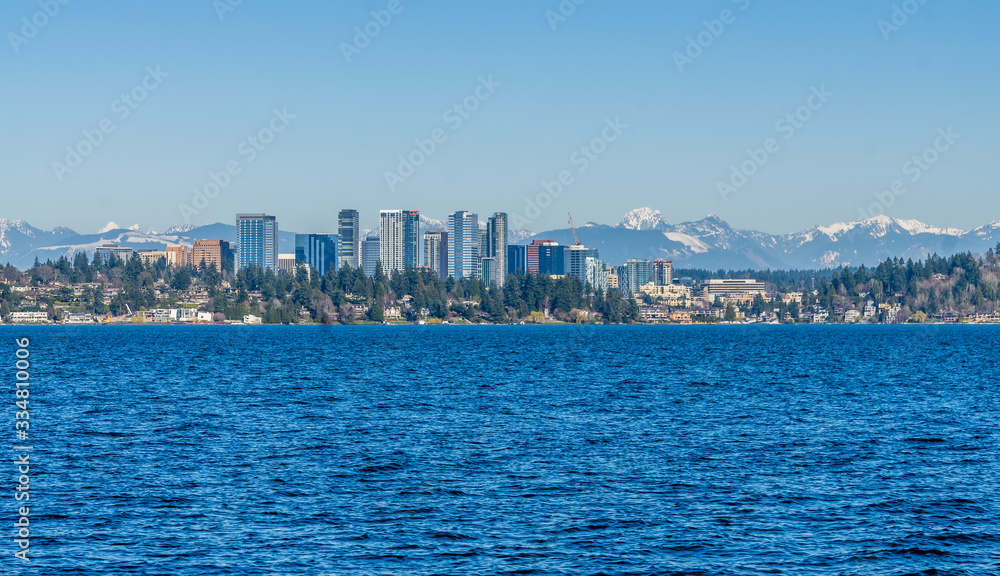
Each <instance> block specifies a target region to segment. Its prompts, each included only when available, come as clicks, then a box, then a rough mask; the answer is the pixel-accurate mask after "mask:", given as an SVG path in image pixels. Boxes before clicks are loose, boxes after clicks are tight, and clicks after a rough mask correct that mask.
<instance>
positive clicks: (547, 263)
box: [525, 240, 566, 276]
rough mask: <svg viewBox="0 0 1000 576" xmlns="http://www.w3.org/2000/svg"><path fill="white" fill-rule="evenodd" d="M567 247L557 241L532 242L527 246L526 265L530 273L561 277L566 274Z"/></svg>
mask: <svg viewBox="0 0 1000 576" xmlns="http://www.w3.org/2000/svg"><path fill="white" fill-rule="evenodd" d="M565 249H566V247H565V246H560V245H559V243H558V242H556V241H555V240H532V241H531V244H529V245H527V246H525V264H526V265H527V270H528V272H534V273H535V274H548V275H552V276H559V275H562V274H564V273H565V267H566V264H565V257H564V252H565Z"/></svg>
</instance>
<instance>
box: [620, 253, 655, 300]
mask: <svg viewBox="0 0 1000 576" xmlns="http://www.w3.org/2000/svg"><path fill="white" fill-rule="evenodd" d="M624 268H625V271H624V273H622V274H619V275H618V276H619V278H618V283H619V285H620V286H621V288H622V292H625V291H626V288H627V289H628V290H629V292H625V293H626V294H629V293H631V294H637V293H638V292H639V288H640V287H642V285H643V284H648V283H649V282H652V280H653V269H652V267H651V266H650V265H649V260H640V259H636V258H631V259H629V260H628V261H626V262H625V266H624Z"/></svg>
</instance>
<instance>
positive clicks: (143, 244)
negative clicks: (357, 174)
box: [0, 208, 1000, 270]
mask: <svg viewBox="0 0 1000 576" xmlns="http://www.w3.org/2000/svg"><path fill="white" fill-rule="evenodd" d="M422 222H423V223H424V226H426V227H427V228H438V227H441V228H443V227H444V222H443V221H441V220H434V219H431V218H426V217H422ZM577 234H578V235H579V236H580V240H581V241H582V243H583V244H585V245H587V246H589V247H592V248H598V249H599V250H600V255H601V259H602V260H604V261H605V262H608V263H609V264H614V265H619V264H622V263H624V262H625V260H627V259H629V258H642V259H647V260H654V259H664V260H673V261H674V264H675V266H676V267H679V268H706V269H710V270H716V269H723V268H724V269H747V268H750V269H766V268H770V269H793V268H797V269H811V268H830V267H837V266H841V265H851V266H857V265H860V264H866V265H871V264H877V263H878V262H879V261H880V260H884V259H886V258H890V257H902V258H912V259H914V260H917V259H920V258H923V257H925V256H928V255H930V254H933V253H937V254H941V255H946V254H952V253H955V252H963V251H972V252H978V253H984V252H986V250H987V249H989V248H991V247H993V246H995V245H996V244H997V242H998V241H1000V221H994V222H991V223H989V224H986V225H984V226H981V227H979V228H976V229H975V230H970V231H966V230H958V229H955V228H940V227H936V226H932V225H928V224H924V223H922V222H918V221H916V220H899V219H894V218H889V217H887V216H879V217H876V218H870V219H868V220H864V221H861V222H846V223H838V224H832V225H829V226H813V227H811V228H809V229H806V230H803V231H801V232H795V233H792V234H768V233H765V232H759V231H756V230H737V229H734V228H732V227H731V226H729V224H727V223H726V222H725V221H724V220H722V219H721V218H719V217H718V216H716V215H714V214H712V215H709V216H707V217H705V218H704V219H702V220H698V221H695V222H682V223H679V224H669V223H667V222H665V221H664V220H663V218H662V215H661V214H660V212H659V211H657V210H653V209H651V208H639V209H636V210H632V211H630V212H628V213H627V214H625V216H624V217H623V218H622V219H621V221H620V222H619V223H618V224H614V225H608V224H596V223H587V224H585V225H582V226H579V227H577ZM294 236H295V233H294V232H287V231H283V232H281V233H280V237H279V251H280V252H283V253H288V252H293V251H294ZM199 239H222V240H229V241H230V242H235V241H236V227H235V226H233V225H232V224H222V223H216V224H210V225H207V226H199V227H192V226H175V227H172V228H170V229H168V230H167V231H165V232H163V233H160V232H157V231H155V230H146V231H143V230H142V229H141V227H139V226H138V225H133V226H130V227H127V228H126V227H121V226H118V225H117V224H115V223H114V222H109V223H108V225H107V226H104V227H103V228H101V230H99V231H98V232H95V233H91V234H87V233H83V234H81V233H78V232H76V231H74V230H71V229H69V228H66V227H62V226H59V227H56V228H54V229H52V230H41V229H38V228H35V227H33V226H31V225H30V224H28V223H27V222H24V221H23V220H5V219H0V262H3V263H10V264H13V265H14V266H16V267H18V268H21V269H24V268H28V267H30V266H31V265H32V263H33V262H34V260H35V258H36V257H37V258H38V259H39V260H41V261H43V262H44V261H45V260H46V259H52V260H55V259H57V258H59V257H60V256H63V255H65V256H67V257H72V255H73V253H75V252H78V251H81V250H83V251H86V252H88V254H89V255H93V251H94V249H95V248H96V247H97V246H99V245H100V244H104V243H108V242H114V243H116V244H118V245H120V246H128V247H130V248H134V249H136V250H143V249H149V250H162V249H163V248H164V247H165V246H167V245H168V244H178V243H183V244H189V245H190V244H191V243H192V242H194V241H195V240H199ZM535 239H545V240H555V241H557V242H559V243H560V244H572V243H573V242H574V239H573V232H572V230H570V229H569V228H564V229H559V230H549V231H545V232H539V233H532V232H529V231H527V230H515V231H511V242H512V243H518V244H526V243H530V241H531V240H535Z"/></svg>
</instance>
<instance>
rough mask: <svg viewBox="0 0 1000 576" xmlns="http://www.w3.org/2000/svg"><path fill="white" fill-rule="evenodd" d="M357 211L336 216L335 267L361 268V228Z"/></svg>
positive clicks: (349, 211) (344, 212)
mask: <svg viewBox="0 0 1000 576" xmlns="http://www.w3.org/2000/svg"><path fill="white" fill-rule="evenodd" d="M360 220H361V219H360V216H359V215H358V211H357V210H341V211H340V214H338V215H337V267H338V268H343V267H344V266H350V267H351V268H360V267H361V227H360Z"/></svg>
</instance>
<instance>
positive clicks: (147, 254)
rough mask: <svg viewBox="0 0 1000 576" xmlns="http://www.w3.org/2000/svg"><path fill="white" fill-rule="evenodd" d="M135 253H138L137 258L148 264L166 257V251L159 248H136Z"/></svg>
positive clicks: (151, 264)
mask: <svg viewBox="0 0 1000 576" xmlns="http://www.w3.org/2000/svg"><path fill="white" fill-rule="evenodd" d="M136 254H138V255H139V260H142V263H143V264H146V265H148V266H154V265H156V264H157V263H158V262H159V261H160V259H161V258H162V259H164V260H166V258H167V253H166V252H165V251H161V250H137V251H136Z"/></svg>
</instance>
